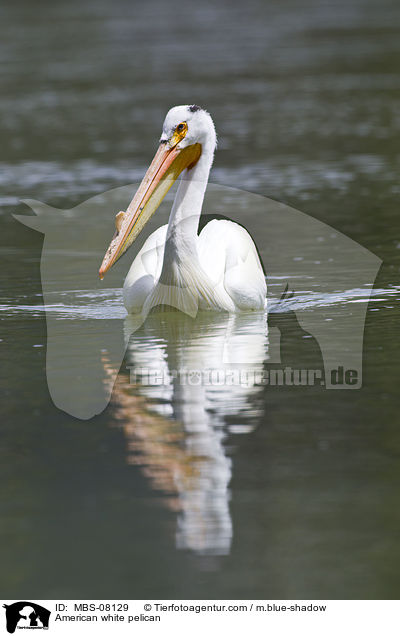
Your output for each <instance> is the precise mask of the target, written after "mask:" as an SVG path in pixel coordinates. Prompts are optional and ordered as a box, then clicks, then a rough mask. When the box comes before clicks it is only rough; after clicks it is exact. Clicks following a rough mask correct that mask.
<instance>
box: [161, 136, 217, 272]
mask: <svg viewBox="0 0 400 636" xmlns="http://www.w3.org/2000/svg"><path fill="white" fill-rule="evenodd" d="M213 158H214V144H205V145H203V147H202V152H201V155H200V159H199V160H198V162H197V163H196V165H195V166H194V167H193V168H191V169H190V170H185V171H184V172H183V173H182V176H181V180H180V183H179V186H178V190H177V193H176V196H175V200H174V203H173V206H172V210H171V214H170V217H169V222H168V231H167V238H166V244H165V252H164V263H168V261H170V260H175V261H176V260H178V261H181V260H182V259H185V256H188V257H190V258H191V259H192V260H193V259H194V258H195V257H196V256H197V230H198V226H199V218H200V214H201V208H202V206H203V200H204V195H205V191H206V188H207V183H208V177H209V174H210V169H211V165H212V162H213Z"/></svg>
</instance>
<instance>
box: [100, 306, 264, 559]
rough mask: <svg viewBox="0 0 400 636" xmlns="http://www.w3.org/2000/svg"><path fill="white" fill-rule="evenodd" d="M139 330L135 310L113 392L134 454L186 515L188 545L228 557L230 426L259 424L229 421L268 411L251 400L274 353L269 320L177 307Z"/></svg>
mask: <svg viewBox="0 0 400 636" xmlns="http://www.w3.org/2000/svg"><path fill="white" fill-rule="evenodd" d="M135 329H136V325H135V318H134V317H127V318H126V320H125V336H126V339H127V340H128V339H129V337H130V340H129V346H128V350H127V367H128V368H129V371H130V374H129V379H128V378H127V376H126V375H123V374H120V375H119V376H118V379H117V382H116V385H115V388H114V393H113V398H112V399H113V404H114V406H116V407H117V416H118V418H119V421H120V422H121V426H122V428H123V430H124V433H125V435H126V438H127V445H128V449H129V461H130V462H131V463H134V464H138V465H140V466H141V467H142V470H143V472H144V474H145V475H146V477H147V478H148V479H149V480H150V482H151V485H152V487H153V488H154V489H156V490H159V491H160V490H161V491H162V492H163V493H164V494H165V495H166V497H165V502H166V504H167V505H168V506H169V507H171V508H173V509H174V510H176V511H177V512H178V525H177V532H176V545H177V547H178V548H187V549H191V550H193V551H195V552H197V553H200V554H227V553H228V552H229V550H230V545H231V540H232V520H231V516H230V511H229V497H230V493H229V482H230V479H231V475H232V460H231V458H230V457H228V456H227V452H226V448H225V444H224V443H225V439H226V435H227V432H228V431H229V432H231V433H246V432H250V431H251V430H252V428H251V425H250V424H243V425H240V426H238V425H236V426H231V427H227V426H226V424H225V417H226V416H227V415H229V414H237V413H238V412H240V411H241V410H245V411H246V421H248V420H249V418H251V416H252V415H254V416H256V415H259V413H258V410H257V409H255V408H254V407H253V406H251V405H250V404H249V397H250V396H252V395H254V394H256V393H257V392H258V391H259V389H260V386H257V385H256V384H255V382H256V381H257V373H260V372H262V368H263V362H264V361H265V360H266V358H267V347H268V337H267V317H266V315H265V314H264V312H257V313H254V312H251V313H248V314H239V315H233V314H232V315H228V314H212V313H209V312H204V313H201V312H200V313H199V314H198V315H197V317H196V319H194V320H193V319H192V318H190V317H189V316H186V315H184V314H182V313H180V312H172V311H171V312H162V313H154V314H151V315H150V316H148V317H147V320H146V322H145V323H144V325H142V326H141V327H140V328H139V329H137V330H136V331H135ZM132 331H134V333H132ZM130 334H132V335H131V336H130ZM103 363H104V366H105V368H106V369H107V368H109V367H108V366H107V365H109V363H108V361H107V360H106V359H105V358H104V360H103ZM109 371H110V377H111V375H112V371H113V370H112V369H111V368H109Z"/></svg>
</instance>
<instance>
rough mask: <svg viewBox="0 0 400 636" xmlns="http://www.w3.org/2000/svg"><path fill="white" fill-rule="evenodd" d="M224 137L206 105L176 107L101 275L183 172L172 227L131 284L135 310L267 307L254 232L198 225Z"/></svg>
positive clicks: (152, 242) (119, 221)
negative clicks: (218, 133)
mask: <svg viewBox="0 0 400 636" xmlns="http://www.w3.org/2000/svg"><path fill="white" fill-rule="evenodd" d="M216 143H217V137H216V133H215V128H214V123H213V121H212V119H211V117H210V115H209V114H208V113H207V112H206V111H205V110H204V109H202V108H200V107H199V106H195V105H192V106H175V107H174V108H171V110H170V111H169V112H168V113H167V116H166V118H165V120H164V124H163V129H162V134H161V139H160V146H159V148H158V150H157V152H156V154H155V157H154V159H153V161H152V163H151V165H150V167H149V169H148V170H147V172H146V174H145V176H144V178H143V181H142V183H141V184H140V186H139V189H138V190H137V192H136V194H135V196H134V198H133V199H132V201H131V203H130V205H129V206H128V209H127V211H126V212H119V214H117V216H116V228H117V230H116V233H115V235H114V237H113V240H112V241H111V243H110V246H109V248H108V250H107V252H106V255H105V257H104V260H103V263H102V265H101V268H100V271H99V274H100V278H103V277H104V275H105V273H106V272H107V271H108V270H109V269H110V267H111V266H112V265H113V264H114V263H115V262H116V261H117V260H118V259H119V258H120V256H122V254H123V253H124V252H125V251H126V250H127V249H128V247H129V246H130V245H131V244H132V243H133V241H134V240H135V239H136V237H137V236H138V234H139V233H140V232H141V230H142V229H143V227H144V225H145V224H146V223H147V221H148V220H149V218H150V217H151V215H152V214H153V213H154V212H155V211H156V209H157V208H158V206H159V205H160V203H161V201H162V200H163V198H164V196H165V195H166V194H167V192H168V190H169V189H170V187H171V186H172V185H173V183H174V182H175V180H176V179H177V178H178V176H179V175H181V178H180V184H179V187H178V190H177V193H176V196H175V200H174V203H173V206H172V210H171V214H170V217H169V222H168V225H163V226H162V227H160V228H159V229H158V230H156V231H155V232H153V233H152V234H151V235H150V236H149V238H148V239H147V241H146V242H145V243H144V245H143V247H142V249H141V250H140V252H139V253H138V255H137V256H136V258H135V260H134V261H133V263H132V266H131V268H130V270H129V273H128V275H127V277H126V279H125V283H124V290H123V295H124V304H125V307H126V309H127V311H128V313H133V314H135V313H136V314H137V313H145V314H147V313H148V312H149V311H150V309H151V308H152V307H155V306H157V305H169V306H172V307H176V308H178V309H180V310H182V311H184V312H185V313H188V314H190V315H192V316H194V315H196V312H197V309H213V310H217V311H228V312H236V311H245V310H256V309H263V308H264V306H265V302H266V282H265V276H264V273H263V269H262V266H261V263H260V259H259V257H258V253H257V249H256V247H255V245H254V242H253V240H252V238H251V236H250V235H249V233H248V232H247V231H246V230H245V229H244V228H243V227H242V226H241V225H238V224H237V223H233V222H232V221H229V220H212V221H210V222H209V223H207V225H206V226H205V227H204V228H203V230H202V231H201V233H200V235H198V224H199V218H200V214H201V208H202V204H203V199H204V194H205V191H206V187H207V182H208V177H209V173H210V169H211V165H212V162H213V158H214V152H215V148H216Z"/></svg>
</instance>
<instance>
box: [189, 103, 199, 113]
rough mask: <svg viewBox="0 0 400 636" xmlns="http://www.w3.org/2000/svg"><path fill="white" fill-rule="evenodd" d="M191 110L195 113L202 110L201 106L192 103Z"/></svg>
mask: <svg viewBox="0 0 400 636" xmlns="http://www.w3.org/2000/svg"><path fill="white" fill-rule="evenodd" d="M189 110H190V112H191V113H195V112H196V111H197V110H201V108H200V106H196V104H192V105H191V106H189Z"/></svg>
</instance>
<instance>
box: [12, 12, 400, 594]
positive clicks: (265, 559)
mask: <svg viewBox="0 0 400 636" xmlns="http://www.w3.org/2000/svg"><path fill="white" fill-rule="evenodd" d="M215 5H216V3H214V2H208V1H206V2H202V3H194V2H185V3H179V2H175V1H172V2H169V3H163V2H161V1H160V0H159V1H158V2H157V1H150V2H147V3H146V4H142V3H133V2H127V1H126V2H123V1H122V0H117V1H115V2H113V3H106V2H102V1H101V0H100V1H97V2H96V3H95V2H84V3H82V2H81V3H77V2H76V3H75V2H68V3H66V2H65V3H64V2H61V3H50V2H41V3H40V4H39V3H29V2H27V1H26V2H19V3H15V4H12V3H11V2H9V3H5V4H3V6H2V7H1V9H0V18H1V38H0V54H1V67H0V86H1V100H0V126H1V144H0V183H1V195H0V212H1V235H0V236H1V239H0V243H1V247H0V258H1V272H2V285H1V290H2V300H1V309H2V311H1V317H2V318H3V320H2V322H1V334H0V338H1V342H0V352H1V368H0V374H1V376H0V377H1V388H2V405H1V429H0V474H1V484H2V486H1V489H0V500H1V526H0V537H1V547H0V551H1V559H0V562H1V564H2V568H1V575H0V593H1V595H2V596H3V597H4V598H22V597H24V596H25V597H35V598H54V599H60V598H102V597H104V598H146V597H163V598H180V597H182V598H228V597H231V598H271V599H275V598H281V599H282V598H398V595H399V589H400V581H399V574H398V572H399V565H400V563H399V560H400V547H399V546H400V543H399V532H400V513H399V510H400V507H399V487H400V430H399V424H400V423H399V417H398V407H399V399H398V385H399V377H400V373H399V369H398V354H399V340H398V318H399V306H398V300H399V293H398V292H399V287H398V286H399V266H400V249H399V248H400V236H399V231H398V230H399V221H398V219H399V193H400V183H399V176H398V175H399V168H400V153H399V147H400V145H399V141H400V116H399V103H400V69H399V54H400V38H399V27H400V6H399V5H398V3H395V2H391V1H390V0H383V1H382V2H378V0H354V1H352V2H351V3H348V2H321V1H320V2H318V1H317V0H309V2H307V3H306V2H303V1H302V2H295V1H294V0H293V1H289V0H284V1H279V2H278V1H275V0H271V1H269V2H261V0H260V1H259V2H257V1H256V0H251V1H249V2H246V3H229V2H219V3H217V6H215ZM180 103H199V104H200V105H202V106H204V107H206V108H207V109H208V110H209V111H210V113H211V114H212V116H213V118H214V121H215V124H216V128H217V131H218V134H219V150H218V153H217V155H216V160H215V164H214V168H213V172H212V181H213V182H214V183H218V184H222V185H224V186H234V187H236V188H239V189H243V190H248V191H250V192H253V193H258V194H260V195H264V196H267V197H270V198H272V199H276V200H279V201H282V202H284V203H285V204H287V205H290V206H292V207H294V208H297V209H298V210H301V211H302V212H305V213H306V214H308V215H311V216H313V217H315V218H316V219H318V220H319V221H322V222H324V223H327V224H329V225H330V226H332V227H334V228H335V229H336V230H338V231H339V232H342V233H344V234H346V235H347V236H349V237H350V238H352V239H353V240H354V241H356V242H358V243H360V244H361V245H363V246H365V247H366V248H367V249H368V250H370V251H371V252H372V253H374V254H376V255H377V256H378V257H379V258H380V259H382V261H383V264H382V267H381V269H380V271H379V274H378V277H377V279H376V281H375V295H374V296H373V302H371V303H370V304H369V307H368V311H367V318H366V327H365V339H364V374H363V387H362V388H361V389H359V390H356V391H345V390H340V391H329V390H325V389H324V388H322V387H319V386H315V387H305V388H302V387H290V386H287V387H284V386H281V387H265V386H264V387H258V388H255V387H250V388H246V389H245V390H243V389H242V388H240V387H234V388H232V390H229V389H228V388H227V387H224V388H223V389H219V390H217V391H215V392H214V393H212V392H211V395H210V394H208V395H204V392H203V387H202V388H201V389H200V388H196V387H193V386H192V387H185V388H184V389H182V387H173V388H172V389H171V387H169V388H165V389H164V388H162V389H160V387H142V386H138V385H135V384H134V383H132V382H129V380H130V376H129V370H128V369H127V368H126V365H127V364H129V363H131V362H132V360H134V361H135V363H136V364H137V361H138V357H139V358H140V360H139V362H140V363H141V364H143V363H144V362H146V364H149V363H150V362H153V363H154V364H156V363H157V364H159V366H160V365H162V364H166V366H167V370H166V371H167V372H168V367H169V370H171V368H172V369H174V368H176V366H177V364H178V363H179V361H182V359H183V361H184V362H185V363H187V362H188V360H189V361H192V362H193V364H194V365H195V364H197V363H198V362H199V359H200V361H202V364H205V365H207V364H208V363H210V356H212V355H213V354H214V353H215V345H216V343H218V342H220V340H219V338H220V336H221V333H225V331H223V330H224V329H227V328H232V329H233V331H234V332H235V329H237V331H236V332H235V333H238V334H239V336H240V335H242V336H244V338H245V339H246V335H248V334H250V333H251V334H252V335H253V336H254V334H257V333H258V330H259V328H260V325H259V324H254V323H251V322H250V323H249V322H247V323H246V319H243V321H244V322H243V321H242V322H241V323H239V324H236V325H233V327H232V325H230V326H229V325H227V323H226V321H227V318H226V317H225V318H219V319H218V318H213V319H211V318H210V319H208V318H204V316H203V317H201V316H200V317H199V319H198V321H197V322H196V323H195V324H194V325H193V324H192V323H190V322H189V323H188V321H187V320H186V319H185V318H184V317H181V318H177V317H175V318H171V317H169V318H168V317H165V316H164V317H160V316H157V314H155V315H154V316H151V317H150V319H149V321H148V323H147V324H146V325H145V327H144V328H143V329H142V330H141V331H139V332H137V334H135V336H134V338H133V339H132V341H131V345H130V348H129V351H128V353H127V356H126V359H125V363H124V364H123V366H122V369H121V372H120V374H119V378H118V381H117V384H116V388H115V390H114V393H113V397H112V401H111V404H110V405H109V406H108V407H107V408H106V410H105V411H104V412H103V413H101V414H100V415H98V416H96V417H94V418H92V419H90V420H87V421H82V420H78V419H76V418H74V417H72V416H70V415H67V414H66V413H63V412H62V411H60V410H59V409H57V408H56V407H55V406H54V404H53V403H52V401H51V399H50V395H49V392H48V387H47V380H46V321H45V314H44V311H43V304H42V298H41V278H40V258H41V248H42V242H43V237H42V235H41V234H39V233H36V232H34V231H32V230H31V229H28V228H27V227H24V226H22V225H21V224H19V223H17V221H15V220H14V219H13V218H12V216H11V213H16V212H17V213H19V214H24V213H28V208H27V207H26V206H25V205H23V204H22V203H20V200H21V199H24V198H34V199H38V200H41V201H45V202H46V203H48V204H49V205H53V206H56V207H60V208H72V207H73V206H74V205H77V204H79V203H81V202H82V201H85V200H86V199H89V198H90V197H93V196H94V195H96V194H100V193H102V192H104V191H106V190H109V189H111V188H116V187H118V186H124V185H126V184H129V183H131V182H134V181H137V180H138V179H140V178H141V176H142V175H143V173H144V170H145V169H146V167H147V164H148V161H149V160H150V159H151V156H152V152H153V151H154V148H155V143H156V140H157V138H158V136H159V133H160V129H161V123H162V120H163V117H164V115H165V112H166V111H167V110H168V108H169V107H170V106H172V105H175V104H180ZM244 224H245V225H246V221H245V220H244ZM267 229H268V228H266V229H264V230H263V232H261V233H260V237H262V238H260V240H262V245H259V247H260V250H261V251H262V253H263V257H264V260H266V261H268V254H269V250H270V249H272V247H273V246H268V236H267V234H268V232H267ZM106 231H107V235H108V230H106ZM264 235H265V239H264ZM284 249H285V243H284V238H283V239H282V250H284ZM131 256H133V252H132V254H131ZM82 262H83V261H82ZM125 263H128V261H125ZM124 267H125V269H124ZM126 269H127V266H124V265H122V268H121V269H120V270H119V271H120V272H121V274H120V276H121V279H120V280H121V283H122V276H123V274H124V273H125V271H126ZM292 273H293V272H292ZM282 274H284V272H283V273H282ZM67 275H68V272H66V276H67ZM283 280H284V279H283ZM275 282H276V281H275ZM273 285H274V281H273V280H272V281H271V288H273ZM310 285H311V286H310V287H309V288H307V287H303V289H302V296H301V298H300V303H298V304H297V305H296V308H297V309H298V310H299V311H301V310H302V307H304V310H305V308H306V306H307V302H308V300H307V299H309V297H310V294H313V293H315V294H317V304H318V303H319V305H321V306H324V303H325V302H326V299H325V297H322V296H321V295H318V294H319V293H320V290H318V289H317V290H315V289H314V288H313V287H312V281H311V282H310ZM71 290H72V291H73V292H74V293H76V291H77V289H76V287H74V286H73V285H72V286H71ZM355 299H356V297H355V296H354V294H353V295H351V294H349V295H347V296H341V297H340V300H338V301H337V305H335V303H333V305H331V304H330V305H329V307H330V308H327V316H328V315H330V314H329V312H331V311H333V312H335V310H336V307H339V306H340V307H343V306H344V307H347V304H346V303H347V302H348V303H349V307H350V304H351V302H353V301H354V300H355ZM80 302H81V305H80V306H81V308H82V303H83V305H84V306H85V301H80ZM87 302H88V306H89V304H90V303H89V300H88V301H87ZM90 302H91V303H92V306H93V304H94V305H95V306H96V307H98V310H99V311H100V312H102V311H103V310H104V311H105V308H108V309H110V307H111V310H110V311H112V312H114V314H113V315H112V316H111V317H112V318H113V319H115V323H116V324H117V323H118V329H119V330H120V332H121V333H122V330H123V319H122V316H123V312H120V310H119V308H120V301H119V298H118V296H115V295H114V296H113V295H112V294H111V295H109V296H104V294H103V295H101V294H100V295H99V296H95V297H94V299H93V298H92V299H91V301H90ZM301 303H303V305H302V304H301ZM326 304H327V305H328V304H329V303H326ZM292 310H293V306H291V307H290V306H288V307H287V310H286V311H284V310H282V311H281V312H280V313H279V314H275V315H274V317H272V318H271V320H272V323H270V326H273V325H277V326H278V327H279V328H280V329H281V331H282V333H283V332H284V334H285V340H284V343H283V344H282V347H284V350H283V352H282V355H283V356H284V357H285V360H289V361H292V360H294V361H295V362H297V361H300V362H301V364H302V365H303V366H304V367H307V368H319V367H320V365H321V353H320V350H319V347H318V345H317V344H316V343H315V342H314V341H312V342H311V343H310V345H308V346H307V348H306V349H304V346H303V345H304V342H305V340H304V339H303V336H304V335H306V334H304V332H303V334H302V335H301V334H300V338H299V325H298V322H297V320H296V319H295V318H294V312H293V311H292ZM349 311H350V310H349ZM53 315H54V316H55V317H56V319H57V320H58V321H59V323H58V324H59V326H60V329H61V330H62V328H63V326H64V325H65V328H68V324H69V323H70V322H71V321H72V320H75V319H76V318H77V316H76V315H75V314H73V315H71V313H70V312H69V311H67V310H66V309H65V308H64V307H63V306H62V304H59V305H58V306H57V307H56V308H55V309H54V310H53ZM296 315H297V316H298V312H297V314H296ZM274 321H275V322H274ZM300 331H301V330H300ZM222 338H224V336H222ZM263 346H264V345H263V343H261V344H260V342H256V343H255V344H254V349H253V350H252V351H253V353H254V355H255V358H257V364H263V357H262V355H261V354H260V348H261V349H262V347H263ZM140 356H142V357H140ZM191 356H192V357H191ZM199 356H200V358H199ZM201 356H203V358H201ZM260 356H261V357H260ZM143 361H144V362H143ZM157 361H158V362H157ZM102 363H103V366H104V369H105V370H106V371H107V370H109V371H110V373H111V372H112V371H113V367H112V363H111V361H110V360H108V358H107V356H104V359H103V360H102Z"/></svg>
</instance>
